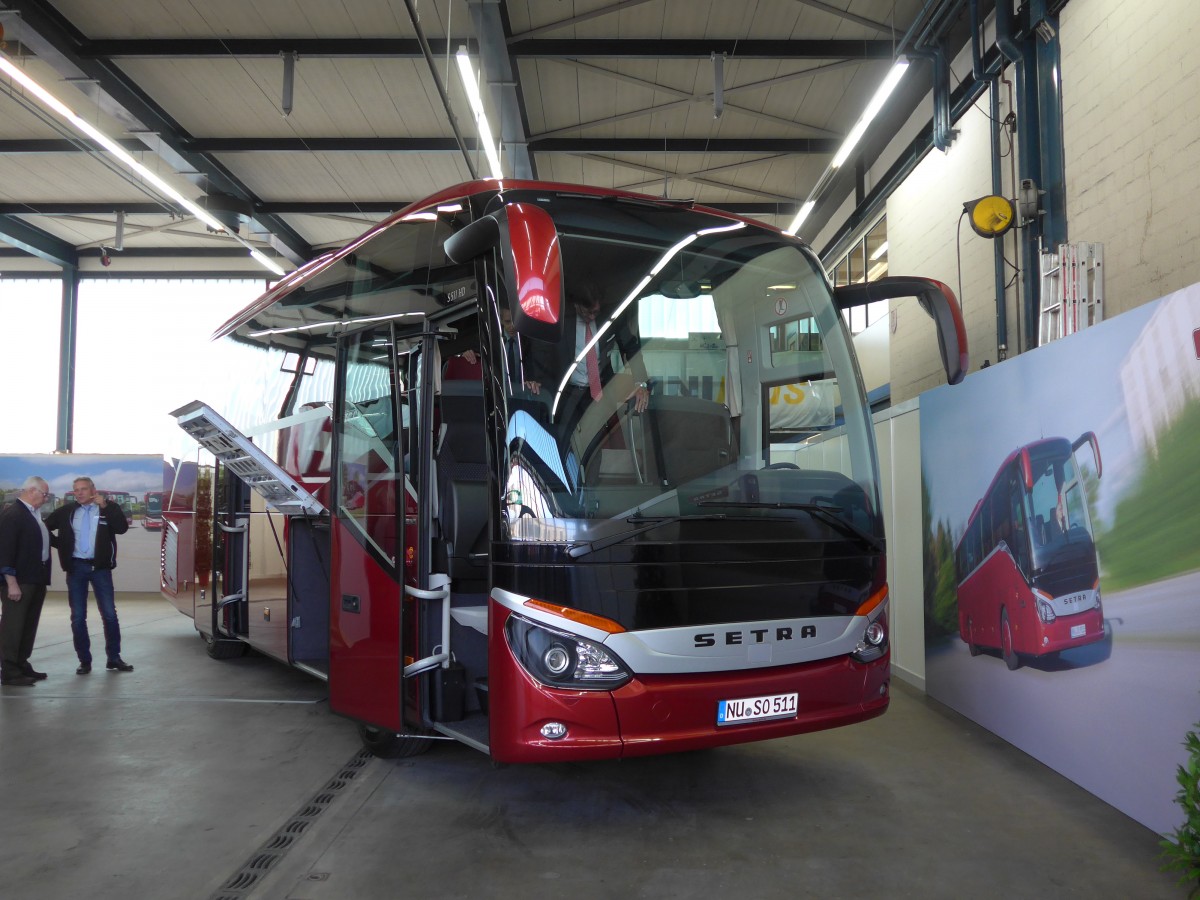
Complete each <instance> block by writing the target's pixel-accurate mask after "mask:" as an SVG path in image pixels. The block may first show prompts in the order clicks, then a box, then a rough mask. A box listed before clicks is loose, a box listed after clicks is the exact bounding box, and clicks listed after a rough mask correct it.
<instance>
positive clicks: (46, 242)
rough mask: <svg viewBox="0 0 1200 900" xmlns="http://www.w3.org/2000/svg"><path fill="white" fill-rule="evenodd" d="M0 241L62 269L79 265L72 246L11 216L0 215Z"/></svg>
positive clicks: (76, 253)
mask: <svg viewBox="0 0 1200 900" xmlns="http://www.w3.org/2000/svg"><path fill="white" fill-rule="evenodd" d="M0 241H3V242H4V243H6V244H9V245H11V246H12V247H14V248H15V249H17V250H19V251H21V255H26V254H27V255H29V256H36V257H37V258H38V259H43V260H45V261H46V262H48V263H53V264H54V265H56V266H59V267H60V268H63V269H66V268H70V267H74V266H78V265H79V253H78V252H77V251H76V250H75V248H74V247H73V246H71V245H70V244H68V243H67V242H66V241H62V240H59V239H58V238H56V237H55V236H54V235H52V234H48V233H47V232H45V231H42V230H41V229H40V228H34V227H33V226H32V225H30V224H28V223H26V222H22V221H21V220H20V219H18V218H15V217H13V216H7V215H5V216H0Z"/></svg>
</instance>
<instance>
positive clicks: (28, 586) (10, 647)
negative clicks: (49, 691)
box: [0, 475, 50, 687]
mask: <svg viewBox="0 0 1200 900" xmlns="http://www.w3.org/2000/svg"><path fill="white" fill-rule="evenodd" d="M49 496H50V489H49V486H48V485H47V484H46V481H45V479H42V478H38V477H37V476H36V475H31V476H30V477H29V478H26V479H25V483H24V484H23V485H22V486H21V493H20V494H18V495H17V499H16V501H14V502H13V503H11V504H9V505H8V506H7V507H5V508H4V511H3V512H0V575H3V576H4V578H3V581H0V684H6V685H19V686H22V687H27V686H29V685H31V684H34V683H36V682H38V681H41V680H42V679H43V678H45V677H46V673H45V672H38V671H37V670H36V669H34V668H33V666H32V665H30V663H29V657H30V655H31V654H32V653H33V642H34V641H35V640H36V639H37V629H38V621H39V620H40V619H41V617H42V604H43V602H44V601H45V599H46V586H47V585H48V584H50V533H49V532H48V531H47V530H46V526H45V525H44V524H42V517H41V514H40V513H38V509H39V508H40V507H41V506H42V504H44V503H45V502H46V498H47V497H49Z"/></svg>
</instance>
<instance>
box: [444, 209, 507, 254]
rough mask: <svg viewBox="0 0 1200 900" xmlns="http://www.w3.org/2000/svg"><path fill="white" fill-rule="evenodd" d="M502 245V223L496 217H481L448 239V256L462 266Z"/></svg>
mask: <svg viewBox="0 0 1200 900" xmlns="http://www.w3.org/2000/svg"><path fill="white" fill-rule="evenodd" d="M498 243H500V223H499V222H497V221H496V217H495V216H481V217H480V218H478V219H476V220H475V221H474V222H472V223H471V224H470V225H468V226H466V227H465V228H463V229H462V230H461V231H458V232H456V233H455V234H452V235H450V237H448V238H446V244H445V250H446V256H447V258H448V259H449V260H450V262H452V263H456V264H458V265H462V264H463V263H467V262H470V261H471V260H473V259H474V258H475V257H477V256H479V255H480V254H482V253H484V252H485V251H487V250H491V249H492V248H493V247H495V246H496V245H497V244H498Z"/></svg>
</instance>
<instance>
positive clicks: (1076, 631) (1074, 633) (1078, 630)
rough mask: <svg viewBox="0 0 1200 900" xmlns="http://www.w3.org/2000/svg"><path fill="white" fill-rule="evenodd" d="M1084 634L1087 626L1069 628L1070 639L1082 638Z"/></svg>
mask: <svg viewBox="0 0 1200 900" xmlns="http://www.w3.org/2000/svg"><path fill="white" fill-rule="evenodd" d="M1085 634H1087V626H1086V625H1072V626H1071V637H1073V638H1077V637H1083V636H1084V635H1085Z"/></svg>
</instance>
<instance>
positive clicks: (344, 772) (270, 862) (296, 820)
mask: <svg viewBox="0 0 1200 900" xmlns="http://www.w3.org/2000/svg"><path fill="white" fill-rule="evenodd" d="M373 758H374V757H372V755H371V753H370V751H368V750H360V751H358V752H357V753H356V754H354V756H352V757H351V758H350V761H349V762H347V763H346V764H345V765H344V766H342V768H341V770H340V771H339V772H338V773H337V774H336V775H334V776H333V778H331V779H330V780H329V783H328V784H326V785H325V787H323V788H321V790H319V791H318V792H317V793H316V795H315V796H314V797H313V798H312V799H311V800H309V801H308V802H307V803H305V804H304V805H303V806H302V807H301V808H300V810H299V812H297V813H296V814H295V815H294V816H292V817H291V818H290V819H288V821H287V822H285V823H284V824H283V827H281V828H280V829H279V830H278V831H276V832H275V833H274V834H273V835H271V837H269V838H267V840H265V841H264V842H263V844H262V846H261V847H259V848H258V849H257V850H256V851H255V852H254V853H253V854H252V855H251V857H250V858H249V859H248V860H246V864H245V865H243V866H242V867H241V868H240V869H238V870H237V871H236V872H234V873H233V874H232V875H231V876H230V877H229V878H227V879H225V883H224V884H223V885H222V886H221V888H220V890H218V891H217V892H216V893H215V894H213V895H212V898H211V900H245V898H246V897H247V896H249V894H250V892H251V891H253V890H254V889H255V888H256V887H258V885H259V884H260V883H261V882H262V881H263V879H264V878H266V877H267V874H268V873H269V872H270V871H271V869H272V868H274V867H275V865H276V864H277V863H278V862H279V861H280V860H281V859H283V858H284V856H286V855H287V852H288V851H289V850H291V849H292V845H293V844H295V843H296V841H298V840H300V836H301V835H303V834H304V832H306V831H307V830H308V829H309V828H311V827H312V826H313V825H314V824H315V823H316V821H317V819H318V818H320V816H321V814H322V813H324V812H325V811H326V810H327V809H329V807H330V806H331V805H332V804H333V801H335V800H336V799H337V798H338V797H339V796H341V794H342V792H343V791H344V790H345V789H346V788H348V787H349V786H350V783H351V782H352V781H354V779H355V778H356V777H357V776H358V775H359V774H361V772H362V770H363V767H364V766H366V765H367V763H369V762H370V761H371V760H372V759H373Z"/></svg>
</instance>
